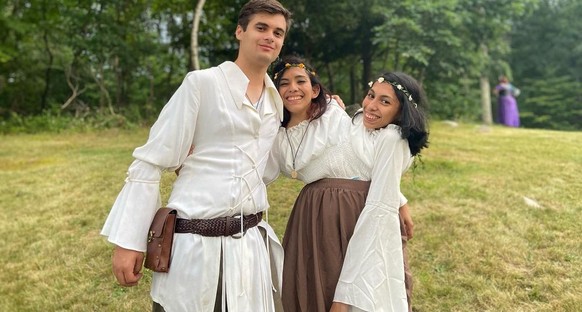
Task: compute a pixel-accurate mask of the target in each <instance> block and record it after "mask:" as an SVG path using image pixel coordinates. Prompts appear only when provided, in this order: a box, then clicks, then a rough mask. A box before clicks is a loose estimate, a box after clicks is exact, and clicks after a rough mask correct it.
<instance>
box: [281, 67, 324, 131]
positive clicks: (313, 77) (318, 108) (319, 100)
mask: <svg viewBox="0 0 582 312" xmlns="http://www.w3.org/2000/svg"><path fill="white" fill-rule="evenodd" d="M287 63H289V64H304V65H305V67H306V68H307V69H306V70H305V71H306V72H307V75H308V76H309V80H310V81H311V85H312V86H319V88H320V90H321V91H320V92H319V94H318V95H317V97H316V98H315V99H312V100H311V106H310V107H309V110H308V111H307V114H308V116H309V120H314V119H317V118H319V117H321V116H322V115H323V114H324V113H325V111H326V110H327V104H328V103H329V101H330V99H331V94H330V93H329V91H328V90H327V89H326V88H325V87H324V86H323V84H321V81H320V80H319V78H318V77H317V74H314V73H313V70H314V69H313V67H311V65H309V64H308V63H307V62H306V61H305V60H304V59H303V58H301V57H299V56H296V55H288V56H284V57H283V58H282V59H281V60H279V61H278V62H277V63H276V64H275V66H274V67H273V76H274V77H273V82H274V83H275V87H277V90H278V89H279V84H280V83H281V77H282V76H283V74H284V73H285V71H287V69H288V67H286V66H285V64H287ZM290 119H291V113H290V112H289V111H288V110H287V109H286V108H284V109H283V122H282V123H281V126H283V127H286V126H287V124H288V123H289V120H290Z"/></svg>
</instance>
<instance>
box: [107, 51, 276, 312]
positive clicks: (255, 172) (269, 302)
mask: <svg viewBox="0 0 582 312" xmlns="http://www.w3.org/2000/svg"><path fill="white" fill-rule="evenodd" d="M248 82H249V80H248V78H247V77H246V76H245V75H244V73H243V72H242V71H241V70H240V68H239V67H238V66H237V65H236V64H235V63H233V62H225V63H223V64H221V65H220V66H218V67H213V68H210V69H206V70H200V71H194V72H191V73H189V74H188V75H187V76H186V78H185V79H184V81H183V82H182V85H181V86H180V87H179V88H178V90H177V91H176V92H175V93H174V95H173V96H172V98H171V99H170V100H169V102H168V103H167V104H166V106H165V107H164V108H163V110H162V111H161V113H160V116H159V117H158V120H157V121H156V123H155V124H154V125H153V126H152V128H151V131H150V135H149V138H148V141H147V143H146V144H145V145H143V146H141V147H139V148H137V149H135V151H134V153H133V156H134V157H135V161H134V162H133V163H132V164H131V166H130V167H129V171H128V175H127V179H126V183H125V185H124V187H123V189H122V190H121V192H120V194H119V195H118V197H117V200H116V201H115V203H114V205H113V207H112V209H111V212H110V214H109V217H108V218H107V220H106V222H105V225H104V227H103V230H102V232H101V233H102V234H103V235H105V236H107V237H108V240H109V241H110V242H112V243H114V244H116V245H118V246H121V247H124V248H127V249H132V250H137V251H145V250H146V239H147V232H148V230H149V226H150V223H151V220H152V219H153V216H154V214H155V212H156V210H157V208H158V207H159V206H160V190H159V182H160V177H161V174H162V171H163V170H174V169H175V168H177V167H178V166H180V165H181V164H183V167H182V169H181V171H180V175H179V176H178V177H177V178H176V181H175V182H174V184H173V188H172V192H171V195H170V198H169V200H168V203H167V205H166V206H168V207H172V208H175V209H177V210H178V217H179V218H186V219H191V218H194V219H209V218H216V217H224V216H234V215H243V214H244V215H248V214H254V213H257V212H260V211H265V210H266V209H267V208H268V207H269V205H268V202H267V192H266V186H265V183H264V182H263V174H264V170H265V166H266V163H267V159H268V155H269V151H270V150H271V147H272V143H273V141H274V139H275V136H276V134H277V129H278V128H279V125H280V122H281V116H282V102H281V98H280V97H279V94H278V92H277V90H276V88H275V87H274V85H273V83H272V81H271V79H270V78H269V77H268V76H267V75H265V91H264V94H263V96H262V99H261V101H262V103H261V105H259V111H257V110H256V109H255V108H254V107H253V106H252V105H251V103H249V102H248V100H246V99H245V92H246V89H247V86H248ZM192 145H193V146H194V147H195V148H194V151H193V153H192V154H191V155H189V156H187V155H188V150H189V149H190V147H191V146H192ZM260 227H262V228H264V229H265V230H266V231H267V233H268V234H270V235H269V239H267V241H269V242H270V243H272V244H273V245H271V244H270V245H269V246H271V250H270V255H271V256H272V257H274V258H275V260H274V264H275V267H277V268H278V269H280V268H281V266H282V248H281V247H280V245H279V244H278V240H277V237H276V235H275V234H274V232H273V231H272V229H271V228H270V227H269V226H268V225H267V224H266V223H265V222H264V221H263V222H261V224H260ZM221 253H222V265H223V266H224V268H223V270H222V274H223V275H222V277H223V294H222V298H223V299H224V298H227V301H228V310H229V311H274V304H273V293H272V290H273V288H278V289H280V284H279V282H278V281H280V280H281V278H280V277H281V272H280V270H275V271H277V272H273V274H274V277H275V278H274V279H273V281H275V282H273V281H272V276H271V266H270V262H269V253H268V251H267V248H266V242H265V240H264V239H263V237H262V235H261V233H260V230H259V228H258V227H255V228H252V229H249V230H248V231H247V232H246V234H245V235H244V237H243V238H240V239H236V238H233V237H224V236H223V237H204V236H201V235H195V234H175V236H174V245H173V249H172V262H171V267H170V270H169V273H154V278H153V283H152V290H151V296H152V299H153V300H154V301H156V302H158V303H160V304H161V305H162V306H163V307H164V309H165V310H166V311H167V312H174V311H212V310H213V307H214V302H215V297H216V290H217V286H218V276H219V270H220V266H221V262H220V259H221Z"/></svg>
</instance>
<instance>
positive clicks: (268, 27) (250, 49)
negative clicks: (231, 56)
mask: <svg viewBox="0 0 582 312" xmlns="http://www.w3.org/2000/svg"><path fill="white" fill-rule="evenodd" d="M286 29H287V22H286V21H285V17H283V15H280V14H277V15H272V14H267V13H257V14H255V15H254V16H253V17H252V18H251V20H250V21H249V24H248V26H247V30H246V31H244V30H243V29H242V27H241V26H240V25H239V26H237V28H236V38H237V39H238V40H239V41H240V48H239V57H243V58H245V59H248V60H254V61H256V62H258V63H260V64H262V65H267V66H268V65H269V64H271V63H272V62H273V61H274V60H275V59H276V58H277V56H279V53H280V52H281V48H282V47H283V40H284V39H285V35H286V33H285V30H286Z"/></svg>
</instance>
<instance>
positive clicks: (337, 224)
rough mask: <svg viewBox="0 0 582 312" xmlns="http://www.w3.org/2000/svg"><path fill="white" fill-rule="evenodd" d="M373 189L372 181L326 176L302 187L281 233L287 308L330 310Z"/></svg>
mask: <svg viewBox="0 0 582 312" xmlns="http://www.w3.org/2000/svg"><path fill="white" fill-rule="evenodd" d="M369 187H370V182H369V181H357V180H348V179H322V180H319V181H316V182H313V183H310V184H308V185H306V186H305V187H304V188H303V189H302V190H301V192H300V194H299V196H298V197H297V200H296V201H295V205H294V206H293V210H292V212H291V215H290V216H289V221H288V223H287V229H286V230H285V235H284V237H283V248H284V249H285V262H284V266H283V292H282V301H283V308H284V310H285V312H300V311H301V312H311V311H316V312H327V311H329V309H330V308H331V304H332V303H333V297H334V293H335V288H336V285H337V281H338V279H339V275H340V273H341V268H342V264H343V260H344V258H345V255H346V251H347V248H348V242H349V240H350V238H351V236H352V234H353V232H354V228H355V226H356V222H357V220H358V217H359V215H360V213H361V212H362V210H363V209H364V206H365V202H366V196H367V195H368V189H369ZM401 230H403V227H402V222H401ZM402 234H403V244H402V246H403V248H405V247H406V244H405V240H404V239H405V232H402ZM403 251H404V249H403ZM404 259H405V260H404V262H405V263H404V266H405V271H406V277H405V281H406V292H407V295H408V297H409V309H410V293H411V290H412V283H411V278H410V277H411V275H410V271H409V269H408V263H407V262H408V261H407V257H406V253H405V257H404Z"/></svg>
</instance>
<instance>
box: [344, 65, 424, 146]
mask: <svg viewBox="0 0 582 312" xmlns="http://www.w3.org/2000/svg"><path fill="white" fill-rule="evenodd" d="M379 77H382V78H384V81H385V82H390V83H391V85H392V83H393V84H399V85H401V86H402V87H404V89H406V90H407V91H408V94H406V93H405V92H404V91H402V90H399V89H398V88H395V87H394V85H392V88H393V89H394V93H396V97H398V101H399V102H400V111H399V112H398V117H397V118H396V121H395V122H394V123H395V124H397V125H399V126H400V128H401V136H402V138H403V139H406V140H408V146H409V147H410V153H411V154H412V156H415V155H417V154H420V151H421V150H422V149H423V148H426V147H428V134H429V132H428V120H427V116H426V113H425V109H426V108H427V105H428V103H427V99H426V95H425V93H424V90H423V88H422V86H421V85H420V84H419V83H418V81H416V79H414V78H412V77H410V76H409V75H407V74H405V73H401V72H386V73H384V74H382V75H380V76H379ZM377 79H379V78H377ZM377 79H376V80H374V81H373V83H379V82H378V80H377ZM409 95H411V96H412V101H410V100H409V99H408V96H409ZM415 104H416V105H415ZM360 113H361V111H360V112H359V113H357V114H356V116H357V115H358V114H360ZM356 116H354V117H356Z"/></svg>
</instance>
